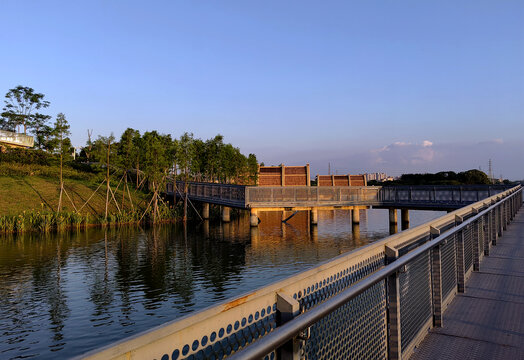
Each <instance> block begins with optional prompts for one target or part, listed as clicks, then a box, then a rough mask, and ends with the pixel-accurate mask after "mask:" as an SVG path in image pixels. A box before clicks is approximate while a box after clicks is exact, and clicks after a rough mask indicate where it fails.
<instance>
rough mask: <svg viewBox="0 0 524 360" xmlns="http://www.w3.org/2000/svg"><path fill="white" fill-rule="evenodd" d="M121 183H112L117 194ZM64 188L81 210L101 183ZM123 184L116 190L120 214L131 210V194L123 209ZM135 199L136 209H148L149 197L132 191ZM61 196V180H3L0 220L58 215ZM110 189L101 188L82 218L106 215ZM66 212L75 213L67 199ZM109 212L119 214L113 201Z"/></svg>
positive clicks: (70, 183) (71, 183)
mask: <svg viewBox="0 0 524 360" xmlns="http://www.w3.org/2000/svg"><path fill="white" fill-rule="evenodd" d="M117 183H118V182H117V181H116V180H114V181H113V182H112V186H111V187H112V189H113V191H115V190H116V185H117ZM64 184H65V185H64V187H65V189H66V191H67V193H68V195H69V197H70V198H71V200H72V201H73V203H74V204H75V206H76V208H77V209H78V210H79V209H80V208H81V207H82V206H83V205H84V204H85V202H86V201H87V199H89V197H91V195H92V194H93V192H94V191H95V190H96V188H97V187H98V185H99V184H100V182H98V183H95V182H94V181H89V180H78V179H64ZM122 187H123V186H122V184H121V185H120V188H119V189H118V190H116V193H115V198H116V199H117V201H118V203H119V206H120V208H121V209H120V210H128V211H129V210H131V205H130V202H129V197H128V195H127V191H126V194H125V199H124V207H123V208H122ZM130 193H131V198H132V199H133V204H134V207H135V209H136V208H137V205H138V206H139V207H140V208H145V206H147V203H146V201H147V199H148V198H149V196H148V195H147V194H144V193H143V192H141V191H136V192H135V190H134V189H133V188H132V187H130ZM59 195H60V185H59V180H58V177H56V178H50V177H43V176H36V175H33V176H0V216H3V215H18V214H20V213H22V212H23V211H28V212H29V211H46V212H47V211H56V210H57V208H58V199H59ZM105 200H106V187H105V184H104V185H102V186H101V187H100V189H99V190H98V191H97V193H96V194H95V195H94V196H92V198H91V200H90V201H89V203H88V204H87V205H85V206H84V207H83V208H82V210H79V212H80V214H82V215H89V216H91V217H98V216H100V215H103V214H104V212H105ZM62 204H63V210H64V211H69V212H72V211H74V208H73V206H72V204H71V201H70V200H69V199H68V198H67V196H66V195H63V199H62ZM109 211H110V212H112V213H116V212H118V209H117V207H116V205H115V203H114V201H112V200H111V203H110V206H109Z"/></svg>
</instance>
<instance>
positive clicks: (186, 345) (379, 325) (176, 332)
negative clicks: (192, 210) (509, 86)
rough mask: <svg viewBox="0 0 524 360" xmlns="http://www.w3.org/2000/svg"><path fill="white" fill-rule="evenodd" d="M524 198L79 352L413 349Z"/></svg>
mask: <svg viewBox="0 0 524 360" xmlns="http://www.w3.org/2000/svg"><path fill="white" fill-rule="evenodd" d="M521 204H522V190H521V187H520V186H518V187H515V188H512V189H510V190H507V191H504V192H503V193H500V194H498V195H494V196H491V197H489V198H487V199H485V200H483V201H480V202H477V203H475V204H472V205H469V206H467V207H464V208H461V209H459V210H456V211H454V212H452V213H449V214H447V215H445V216H442V217H440V218H438V219H436V220H433V221H430V222H428V223H426V224H423V225H420V226H418V227H415V228H412V229H409V230H406V231H403V232H401V233H399V234H396V235H392V236H390V237H387V238H385V239H383V240H381V241H377V242H375V243H372V244H369V245H367V246H364V247H362V248H359V249H357V250H355V251H352V252H350V253H347V254H344V255H341V256H339V257H337V258H335V259H333V260H330V261H328V262H325V263H323V264H321V265H319V266H317V267H315V268H312V269H309V270H307V271H305V272H302V273H300V274H297V275H294V276H292V277H290V278H288V279H285V280H282V281H279V282H277V283H274V284H271V285H269V286H266V287H264V288H261V289H258V290H256V291H253V292H250V293H248V294H245V295H243V296H240V297H236V298H234V299H231V300H229V301H227V302H224V303H222V304H219V305H216V306H213V307H210V308H207V309H205V310H202V311H200V312H198V313H196V314H193V315H189V316H186V317H184V318H182V319H180V320H177V321H174V322H171V323H168V324H165V325H162V326H159V327H157V328H155V329H152V330H150V331H147V332H144V333H142V334H138V335H136V336H134V337H132V338H130V339H125V340H123V341H120V342H118V343H116V344H113V345H110V346H106V347H105V348H103V349H99V350H97V351H93V352H90V353H88V354H86V355H84V356H82V358H88V359H127V358H151V359H153V358H156V359H162V360H167V359H182V358H190V357H191V358H202V359H210V358H218V359H221V358H225V357H229V356H231V355H232V356H231V358H232V359H255V358H264V359H274V358H275V357H276V356H277V353H278V356H279V357H280V358H299V357H302V358H305V359H331V358H358V359H365V358H390V359H395V358H400V357H405V358H407V357H409V356H410V354H411V353H412V351H413V349H414V347H415V346H416V345H417V344H418V343H419V342H420V341H421V340H422V338H423V337H424V336H425V334H426V333H427V331H428V329H429V328H431V327H433V326H441V325H442V312H443V311H444V310H445V309H446V307H447V305H448V304H449V302H450V301H451V300H452V299H453V298H454V296H455V294H456V293H457V292H461V291H464V284H465V281H466V280H467V278H468V277H469V275H470V274H471V272H472V271H475V270H478V269H479V266H480V262H481V260H482V258H483V257H484V256H485V255H489V252H490V248H491V247H492V246H493V245H495V244H496V242H497V238H498V237H499V236H500V235H501V234H502V232H503V230H505V228H506V225H507V224H508V223H509V221H510V220H511V219H512V218H513V216H514V214H515V213H516V212H517V210H518V209H519V208H520V206H521Z"/></svg>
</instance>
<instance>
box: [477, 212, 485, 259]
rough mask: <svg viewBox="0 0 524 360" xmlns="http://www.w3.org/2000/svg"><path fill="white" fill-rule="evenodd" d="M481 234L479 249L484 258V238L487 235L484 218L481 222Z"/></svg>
mask: <svg viewBox="0 0 524 360" xmlns="http://www.w3.org/2000/svg"><path fill="white" fill-rule="evenodd" d="M478 224H479V228H478V229H479V233H478V236H479V238H478V241H479V249H480V257H481V258H482V257H484V237H485V236H486V234H485V233H484V217H483V216H482V217H481V218H480V219H479V221H478Z"/></svg>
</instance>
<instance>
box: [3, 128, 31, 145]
mask: <svg viewBox="0 0 524 360" xmlns="http://www.w3.org/2000/svg"><path fill="white" fill-rule="evenodd" d="M0 143H5V144H9V145H14V146H21V147H29V148H30V147H33V145H34V143H35V139H34V138H33V137H32V136H29V135H25V134H19V133H16V132H12V131H5V130H0Z"/></svg>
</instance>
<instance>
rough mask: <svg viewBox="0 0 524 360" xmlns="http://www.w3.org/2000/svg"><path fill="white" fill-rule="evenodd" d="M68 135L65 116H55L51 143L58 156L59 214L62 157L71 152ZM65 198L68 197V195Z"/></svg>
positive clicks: (62, 187) (59, 205)
mask: <svg viewBox="0 0 524 360" xmlns="http://www.w3.org/2000/svg"><path fill="white" fill-rule="evenodd" d="M69 135H71V132H70V131H69V123H68V122H67V120H66V117H65V115H64V114H63V113H59V114H58V115H57V116H56V121H55V127H54V129H53V143H54V144H55V145H56V146H55V151H56V152H58V154H59V155H60V197H59V198H58V210H57V211H59V212H60V211H61V210H62V194H63V193H64V178H63V162H64V156H67V155H69V151H70V150H71V140H69V138H68V136H69ZM66 194H67V193H66ZM66 196H68V197H69V195H66ZM69 200H71V199H69ZM71 202H72V201H71ZM73 207H74V204H73Z"/></svg>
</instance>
